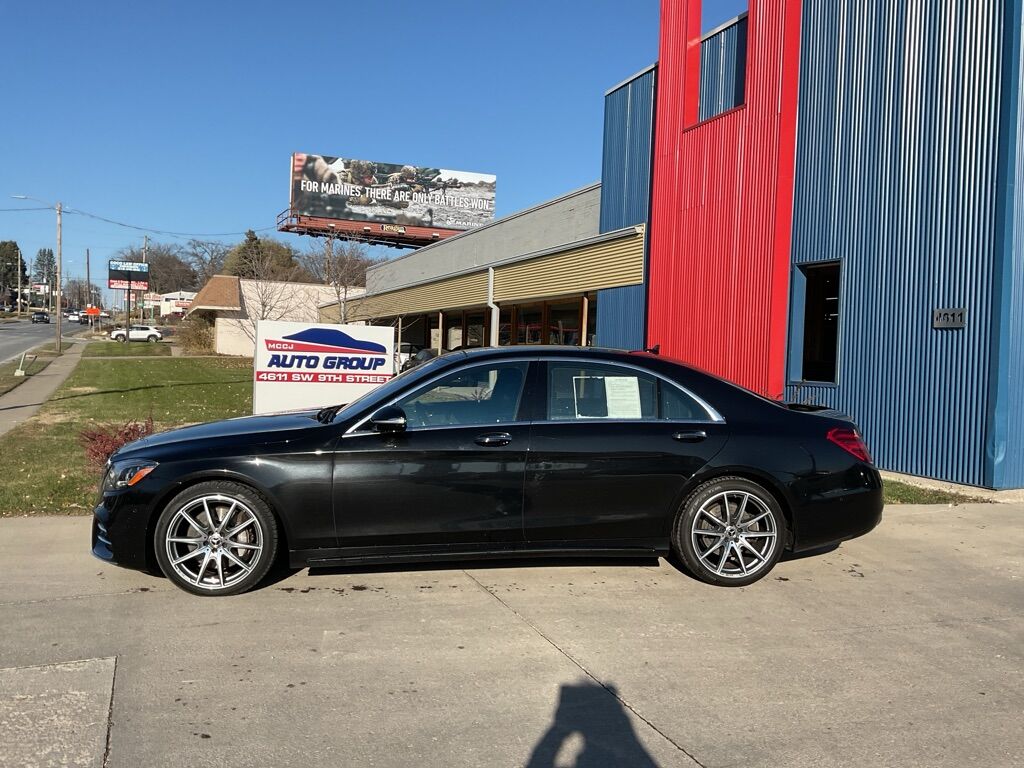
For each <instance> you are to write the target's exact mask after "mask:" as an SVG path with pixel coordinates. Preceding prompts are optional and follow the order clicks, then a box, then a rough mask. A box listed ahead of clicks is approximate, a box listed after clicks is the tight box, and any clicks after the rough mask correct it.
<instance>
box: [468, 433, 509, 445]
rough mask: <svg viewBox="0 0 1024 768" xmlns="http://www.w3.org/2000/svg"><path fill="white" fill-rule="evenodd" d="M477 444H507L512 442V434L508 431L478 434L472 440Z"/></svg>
mask: <svg viewBox="0 0 1024 768" xmlns="http://www.w3.org/2000/svg"><path fill="white" fill-rule="evenodd" d="M473 442H475V443H476V444H477V445H485V446H487V447H488V448H493V447H495V446H501V445H508V444H509V443H511V442H512V435H510V434H509V433H508V432H488V433H487V434H486V435H478V436H477V438H476V440H474V441H473Z"/></svg>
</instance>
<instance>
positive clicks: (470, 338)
mask: <svg viewBox="0 0 1024 768" xmlns="http://www.w3.org/2000/svg"><path fill="white" fill-rule="evenodd" d="M463 343H464V344H465V345H466V346H467V347H486V346H487V324H486V323H485V322H484V313H483V312H467V313H466V338H465V339H464V342H463Z"/></svg>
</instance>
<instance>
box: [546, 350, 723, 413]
mask: <svg viewBox="0 0 1024 768" xmlns="http://www.w3.org/2000/svg"><path fill="white" fill-rule="evenodd" d="M547 417H548V419H549V420H550V421H585V420H587V419H628V420H637V419H643V420H648V419H649V420H655V419H663V420H666V421H707V420H708V418H709V414H708V412H707V410H706V409H705V408H704V407H703V406H702V405H701V404H700V403H699V402H698V401H697V400H696V399H695V398H693V397H691V396H690V395H688V394H687V393H686V392H684V391H682V390H681V389H679V388H678V387H674V386H672V385H671V384H669V383H668V382H666V381H662V380H661V379H659V378H657V377H656V376H654V375H652V374H646V373H643V372H641V371H636V370H633V369H631V368H620V367H619V366H616V365H601V364H588V365H575V364H572V363H551V364H549V365H548V408H547Z"/></svg>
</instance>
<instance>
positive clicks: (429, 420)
mask: <svg viewBox="0 0 1024 768" xmlns="http://www.w3.org/2000/svg"><path fill="white" fill-rule="evenodd" d="M527 365H528V364H527V363H525V362H518V363H493V364H490V365H477V366H474V367H472V368H468V369H462V370H459V371H454V372H452V373H450V374H448V375H447V376H444V377H442V378H441V379H438V380H437V381H435V382H433V383H431V384H428V385H426V386H425V387H423V388H422V389H420V390H418V391H416V392H414V393H412V394H411V395H408V396H407V397H405V398H403V399H402V400H399V401H398V402H397V403H395V405H398V406H399V407H400V408H402V410H404V411H405V418H406V421H407V423H408V425H409V427H410V428H413V429H415V428H423V427H443V426H460V425H470V424H503V423H507V422H511V421H515V420H516V414H517V412H518V411H519V399H520V397H521V396H522V392H523V384H524V383H525V381H526V369H527Z"/></svg>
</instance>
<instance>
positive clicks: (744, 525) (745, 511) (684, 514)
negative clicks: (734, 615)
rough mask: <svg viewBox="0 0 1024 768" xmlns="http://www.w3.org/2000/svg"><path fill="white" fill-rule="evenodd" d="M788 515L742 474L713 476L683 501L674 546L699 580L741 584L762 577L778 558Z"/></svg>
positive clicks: (738, 585)
mask: <svg viewBox="0 0 1024 768" xmlns="http://www.w3.org/2000/svg"><path fill="white" fill-rule="evenodd" d="M785 541H786V519H785V517H784V516H783V514H782V509H781V508H780V507H779V503H778V501H776V500H775V497H774V496H772V495H771V494H770V493H769V492H768V491H767V490H765V489H764V488H763V487H762V486H760V485H758V484H757V483H754V482H751V481H750V480H746V479H744V478H741V477H723V478H718V479H715V480H711V481H709V482H707V483H704V484H703V485H701V486H700V487H699V488H697V489H696V490H695V491H694V492H693V493H692V494H691V495H690V497H689V498H688V499H687V500H686V501H685V502H684V503H683V506H682V509H680V511H679V515H678V517H677V518H676V524H675V526H674V528H673V531H672V545H673V547H674V549H675V551H676V553H677V554H678V555H679V557H680V559H681V560H682V561H683V565H685V566H686V569H687V570H688V571H689V572H690V573H691V574H693V575H694V576H695V577H696V578H698V579H700V580H701V581H704V582H707V583H708V584H715V585H718V586H724V587H743V586H746V585H747V584H752V583H753V582H755V581H757V580H758V579H761V578H763V577H764V576H765V575H767V573H768V572H769V571H770V570H771V569H772V568H773V567H774V566H775V563H777V562H778V560H779V557H780V556H781V555H782V548H783V545H784V543H785Z"/></svg>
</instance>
